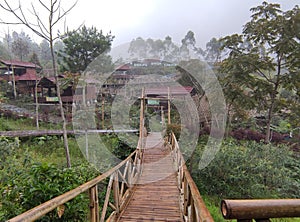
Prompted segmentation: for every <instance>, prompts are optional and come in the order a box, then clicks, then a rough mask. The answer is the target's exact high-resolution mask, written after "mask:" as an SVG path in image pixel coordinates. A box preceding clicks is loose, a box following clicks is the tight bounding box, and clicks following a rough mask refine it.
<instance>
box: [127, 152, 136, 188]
mask: <svg viewBox="0 0 300 222" xmlns="http://www.w3.org/2000/svg"><path fill="white" fill-rule="evenodd" d="M136 155H137V154H136ZM128 164H129V165H128V173H127V181H128V185H129V188H131V186H132V178H131V168H132V166H131V160H129V161H128Z"/></svg>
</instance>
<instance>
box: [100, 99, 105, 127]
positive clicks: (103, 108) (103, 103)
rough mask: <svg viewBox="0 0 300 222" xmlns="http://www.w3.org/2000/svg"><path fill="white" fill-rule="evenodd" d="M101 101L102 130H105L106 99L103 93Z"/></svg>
mask: <svg viewBox="0 0 300 222" xmlns="http://www.w3.org/2000/svg"><path fill="white" fill-rule="evenodd" d="M101 100H102V101H101V122H102V129H104V118H105V115H104V112H105V97H104V94H103V93H101Z"/></svg>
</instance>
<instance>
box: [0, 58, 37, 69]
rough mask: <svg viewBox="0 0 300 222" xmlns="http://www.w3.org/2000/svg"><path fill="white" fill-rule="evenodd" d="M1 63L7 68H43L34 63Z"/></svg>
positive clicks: (8, 61)
mask: <svg viewBox="0 0 300 222" xmlns="http://www.w3.org/2000/svg"><path fill="white" fill-rule="evenodd" d="M0 62H1V63H3V64H4V65H7V66H16V67H24V68H41V67H40V66H38V65H36V64H34V63H32V62H23V61H17V60H3V59H1V60H0Z"/></svg>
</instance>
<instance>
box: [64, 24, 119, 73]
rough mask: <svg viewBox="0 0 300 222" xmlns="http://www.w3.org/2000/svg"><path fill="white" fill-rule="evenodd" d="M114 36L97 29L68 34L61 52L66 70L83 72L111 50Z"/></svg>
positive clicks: (84, 29) (84, 27)
mask: <svg viewBox="0 0 300 222" xmlns="http://www.w3.org/2000/svg"><path fill="white" fill-rule="evenodd" d="M113 39H114V36H112V35H111V33H109V34H106V35H104V34H103V33H102V30H100V31H98V30H97V29H96V28H95V27H91V28H88V27H86V26H83V27H82V28H80V29H78V30H74V31H70V32H67V33H66V34H65V36H63V43H64V46H65V47H64V49H63V50H62V51H60V52H59V56H60V57H62V58H63V62H64V64H65V66H64V69H65V70H69V71H71V72H74V73H75V72H82V71H84V70H85V69H86V68H87V66H88V65H89V64H90V63H91V62H92V61H93V60H94V59H95V58H96V57H98V56H99V55H100V54H103V53H105V52H107V51H108V50H110V48H111V43H112V41H113Z"/></svg>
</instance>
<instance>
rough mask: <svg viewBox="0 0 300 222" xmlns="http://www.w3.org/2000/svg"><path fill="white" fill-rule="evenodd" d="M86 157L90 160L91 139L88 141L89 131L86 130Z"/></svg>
mask: <svg viewBox="0 0 300 222" xmlns="http://www.w3.org/2000/svg"><path fill="white" fill-rule="evenodd" d="M84 134H85V156H86V159H87V160H89V139H88V131H87V129H85V132H84Z"/></svg>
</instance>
